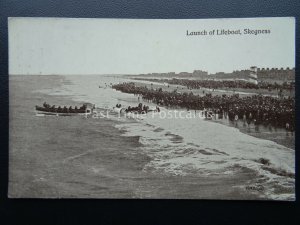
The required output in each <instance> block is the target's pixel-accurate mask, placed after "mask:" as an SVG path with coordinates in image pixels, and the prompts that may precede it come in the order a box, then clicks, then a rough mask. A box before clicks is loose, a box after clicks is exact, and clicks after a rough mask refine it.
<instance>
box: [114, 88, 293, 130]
mask: <svg viewBox="0 0 300 225" xmlns="http://www.w3.org/2000/svg"><path fill="white" fill-rule="evenodd" d="M112 87H113V88H114V89H116V90H119V91H122V92H125V93H132V94H135V95H139V96H141V97H142V98H143V99H144V100H146V101H149V102H153V103H155V104H157V105H162V106H166V107H181V108H186V109H187V110H207V109H209V110H211V111H213V112H214V113H215V114H217V115H219V117H220V118H223V117H225V118H227V117H228V118H229V120H231V121H233V120H239V119H242V120H244V122H247V123H248V124H251V123H254V124H256V125H259V124H264V125H272V126H274V127H285V128H286V129H287V130H290V131H293V130H294V127H295V99H294V98H291V97H288V98H275V97H271V96H262V95H252V96H247V97H240V96H239V95H238V94H235V95H226V94H223V95H214V96H213V95H212V94H205V95H203V96H200V95H194V94H193V93H192V92H190V93H186V92H185V93H178V92H177V91H176V90H174V91H173V92H168V91H163V90H162V88H158V89H149V88H147V87H146V86H136V85H135V84H134V83H133V82H130V83H122V84H117V85H113V86H112Z"/></svg>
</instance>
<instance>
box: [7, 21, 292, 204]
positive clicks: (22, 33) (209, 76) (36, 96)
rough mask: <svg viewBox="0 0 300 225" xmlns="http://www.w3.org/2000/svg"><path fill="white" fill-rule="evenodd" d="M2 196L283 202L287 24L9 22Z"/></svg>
mask: <svg viewBox="0 0 300 225" xmlns="http://www.w3.org/2000/svg"><path fill="white" fill-rule="evenodd" d="M8 29H9V193H8V196H9V197H10V198H120V199H124V198H125V199H128V198H142V199H144V198H147V199H148V198H150V199H237V200H283V201H294V200H295V19H294V18H290V17H289V18H287V17H286V18H244V19H241V18H240V19H179V20H178V19H176V20H173V19H78V18H77V19H75V18H74V19H73V18H8Z"/></svg>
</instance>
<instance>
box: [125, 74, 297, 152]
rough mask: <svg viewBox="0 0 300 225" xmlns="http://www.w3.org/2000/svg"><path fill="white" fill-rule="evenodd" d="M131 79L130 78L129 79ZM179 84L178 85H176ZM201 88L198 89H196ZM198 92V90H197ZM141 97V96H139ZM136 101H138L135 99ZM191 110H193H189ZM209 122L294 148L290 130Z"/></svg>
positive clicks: (239, 122)
mask: <svg viewBox="0 0 300 225" xmlns="http://www.w3.org/2000/svg"><path fill="white" fill-rule="evenodd" d="M129 80H132V79H129ZM134 83H135V85H137V86H147V87H148V88H149V87H150V88H151V87H152V88H154V89H155V88H162V89H163V90H164V91H170V90H172V89H174V88H175V89H176V85H175V86H174V85H171V84H170V85H169V87H166V86H164V85H163V84H158V83H153V85H151V84H149V82H146V83H143V82H142V81H138V82H137V81H135V82H134ZM178 86H180V85H178ZM180 87H181V86H180ZM183 88H184V87H183ZM182 90H183V91H189V92H192V91H194V90H189V89H187V88H186V87H185V88H184V89H181V90H180V91H182ZM199 90H201V89H198V91H199ZM199 92H200V91H199ZM141 99H142V98H141ZM140 101H142V102H143V103H144V104H146V105H147V104H148V105H149V102H147V101H144V100H140ZM137 102H138V101H137ZM151 104H153V103H151ZM163 107H164V108H166V109H171V110H176V109H178V110H186V109H184V108H179V107H172V108H167V107H165V106H163ZM191 111H193V110H191ZM197 112H199V110H197ZM208 121H210V122H214V123H220V124H222V125H224V126H228V127H234V128H236V129H238V130H239V131H240V132H241V133H244V134H247V135H250V136H253V137H256V138H260V139H263V140H269V141H273V142H275V143H277V144H279V145H282V146H285V147H287V148H290V149H293V150H295V132H290V131H288V132H287V131H285V129H283V128H275V127H270V126H268V127H264V126H263V125H259V126H258V128H259V131H262V132H258V131H257V130H255V129H257V128H255V126H254V125H253V124H251V125H250V129H248V126H247V125H246V127H245V126H244V125H243V121H241V120H239V121H238V124H237V125H238V126H235V122H234V121H232V122H231V121H229V119H215V118H213V119H212V120H208ZM280 134H284V137H283V136H280Z"/></svg>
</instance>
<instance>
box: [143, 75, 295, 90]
mask: <svg viewBox="0 0 300 225" xmlns="http://www.w3.org/2000/svg"><path fill="white" fill-rule="evenodd" d="M143 80H147V81H153V82H154V81H155V82H162V83H168V84H174V85H182V86H186V87H187V88H188V89H199V88H209V89H227V88H229V89H237V88H243V89H267V90H269V91H271V90H277V91H280V90H287V91H291V90H292V89H293V88H294V87H293V84H291V83H287V82H284V83H282V84H278V83H267V82H262V81H260V82H258V84H255V83H251V82H248V81H246V80H191V79H176V78H173V79H143Z"/></svg>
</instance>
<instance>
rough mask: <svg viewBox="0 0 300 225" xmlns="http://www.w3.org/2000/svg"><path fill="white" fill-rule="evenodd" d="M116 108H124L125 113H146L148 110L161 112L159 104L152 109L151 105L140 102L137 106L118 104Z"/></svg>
mask: <svg viewBox="0 0 300 225" xmlns="http://www.w3.org/2000/svg"><path fill="white" fill-rule="evenodd" d="M115 108H116V109H119V110H118V111H119V112H121V110H122V109H124V113H137V114H146V113H148V112H160V108H159V107H158V106H156V107H155V109H150V107H149V106H147V105H143V103H139V104H138V106H136V107H131V106H128V107H127V108H122V105H121V104H117V105H116V107H115Z"/></svg>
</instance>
